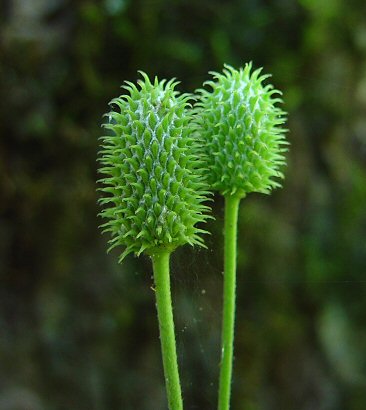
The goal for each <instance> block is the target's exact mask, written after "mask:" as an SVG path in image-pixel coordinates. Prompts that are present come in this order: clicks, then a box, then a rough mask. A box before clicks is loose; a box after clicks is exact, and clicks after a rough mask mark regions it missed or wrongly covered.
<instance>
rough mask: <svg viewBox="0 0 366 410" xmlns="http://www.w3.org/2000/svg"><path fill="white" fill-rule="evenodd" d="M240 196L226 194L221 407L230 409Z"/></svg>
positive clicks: (224, 409) (223, 409)
mask: <svg viewBox="0 0 366 410" xmlns="http://www.w3.org/2000/svg"><path fill="white" fill-rule="evenodd" d="M239 203H240V198H239V197H234V196H226V197H225V251H224V253H225V266H224V296H223V299H224V300H223V322H222V334H221V368H220V385H219V405H218V409H219V410H229V408H230V392H231V378H232V368H233V351H234V323H235V292H236V247H237V244H236V239H237V224H238V210H239Z"/></svg>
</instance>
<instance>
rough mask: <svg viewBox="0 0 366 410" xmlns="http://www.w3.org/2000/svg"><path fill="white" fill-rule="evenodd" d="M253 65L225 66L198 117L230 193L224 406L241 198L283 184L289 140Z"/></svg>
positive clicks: (222, 409) (211, 163)
mask: <svg viewBox="0 0 366 410" xmlns="http://www.w3.org/2000/svg"><path fill="white" fill-rule="evenodd" d="M251 69H252V65H251V63H250V64H246V65H245V67H244V68H241V69H239V70H235V69H234V68H232V67H230V66H228V65H225V68H224V71H223V74H221V73H216V72H214V73H212V74H213V77H214V80H215V81H208V82H206V83H205V84H207V85H208V86H210V87H211V90H206V89H200V90H198V93H199V95H200V98H199V102H198V103H197V109H196V112H197V115H196V121H197V125H198V129H199V133H200V135H201V137H202V138H203V140H204V146H205V147H206V155H205V157H204V158H205V160H206V162H207V163H206V164H205V167H206V168H208V170H209V173H208V178H209V183H210V186H211V187H212V188H213V189H214V190H216V191H219V193H220V194H221V195H223V196H224V197H225V244H224V247H225V250H224V259H225V262H224V295H223V325H222V357H221V369H220V383H219V404H218V408H219V410H228V409H229V407H230V390H231V379H232V361H233V345H234V321H235V297H236V292H235V288H236V253H237V219H238V209H239V204H240V200H241V199H242V198H244V197H245V196H246V195H247V194H248V193H250V192H261V193H265V194H269V193H270V192H271V190H272V189H273V188H276V187H279V186H280V184H279V182H278V180H277V179H278V178H283V174H282V172H281V171H280V169H281V167H282V166H283V165H284V164H285V159H284V155H283V152H284V151H286V148H284V145H286V144H287V142H286V140H285V137H284V133H285V130H284V129H283V128H282V126H281V125H282V124H283V123H284V121H285V113H284V111H282V110H281V109H280V108H278V106H277V103H279V102H281V101H282V100H281V99H280V98H279V97H278V96H277V95H278V94H280V92H279V91H277V90H275V89H274V88H273V86H272V85H270V84H269V85H264V84H263V81H264V80H265V79H266V78H268V77H269V76H268V75H262V76H260V73H261V69H258V70H256V71H253V72H251Z"/></svg>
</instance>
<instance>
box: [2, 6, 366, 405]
mask: <svg viewBox="0 0 366 410" xmlns="http://www.w3.org/2000/svg"><path fill="white" fill-rule="evenodd" d="M365 15H366V7H365V2H364V0H350V1H342V0H323V1H318V0H301V1H294V0H278V1H264V0H248V1H244V0H232V1H219V0H171V1H168V0H135V1H132V0H100V1H97V0H84V1H76V0H13V1H11V0H3V1H2V2H1V3H0V93H1V99H0V136H1V139H0V198H1V199H0V218H1V219H0V275H1V276H0V277H1V285H0V409H1V410H66V409H67V410H74V409H75V410H114V409H116V410H117V409H118V410H119V409H123V410H165V409H166V399H165V391H164V385H163V377H162V366H161V359H160V346H159V338H158V327H157V321H156V312H155V304H154V293H153V291H152V289H151V286H152V284H153V283H152V279H151V273H152V272H151V265H150V261H149V260H148V259H147V258H144V257H142V258H139V259H136V258H133V257H129V258H127V260H126V261H125V262H124V263H123V264H122V265H118V264H117V261H116V260H117V258H116V255H115V254H111V255H106V253H105V249H106V241H107V239H108V238H107V237H102V236H101V234H100V232H99V230H98V224H99V223H100V222H101V221H100V220H98V218H97V216H96V215H97V212H98V206H97V205H96V201H97V194H96V192H95V189H96V183H95V180H96V179H97V177H98V176H97V171H96V161H95V160H96V152H97V150H98V140H97V138H98V137H99V136H100V135H101V129H100V124H101V121H102V115H103V113H104V112H106V111H107V110H108V107H107V103H108V101H110V100H111V99H112V98H113V97H115V96H117V95H119V94H120V93H121V90H120V88H119V86H120V85H121V84H122V82H123V81H124V80H131V81H135V80H136V78H137V70H138V69H142V70H144V71H146V72H147V73H149V74H150V75H155V74H157V75H159V76H160V77H167V78H170V77H173V76H174V77H177V78H178V79H179V80H181V81H182V84H181V86H180V90H182V91H183V90H184V91H185V90H187V91H193V90H194V89H195V88H197V87H199V86H200V85H201V83H202V82H203V81H204V80H206V79H207V77H208V75H207V72H208V71H209V70H220V69H221V67H222V65H223V63H224V62H226V63H229V64H231V65H234V66H240V65H243V64H244V63H245V62H247V61H250V60H252V61H253V62H254V66H256V67H258V66H263V67H264V70H265V72H270V73H272V74H273V78H272V81H273V83H274V84H275V86H276V87H277V88H279V89H281V90H283V91H284V100H285V109H286V110H287V111H288V112H289V121H288V128H289V129H290V132H289V134H288V136H289V140H290V141H291V150H290V152H289V154H288V164H289V165H288V168H287V170H286V180H285V183H284V188H283V189H282V190H278V191H276V192H275V193H274V194H273V195H271V196H270V197H269V196H264V195H256V194H253V195H250V196H249V197H248V198H247V199H245V200H244V201H243V202H242V207H241V213H240V221H239V223H240V235H239V264H238V307H237V323H236V359H235V376H234V384H233V399H232V408H233V410H363V409H365V408H366V240H365V239H366V238H365V233H366V211H365V210H366V20H365ZM214 214H215V216H216V222H214V223H210V226H209V229H210V230H211V231H212V235H211V236H210V237H208V238H207V245H208V250H199V249H191V248H189V247H185V248H182V249H180V250H178V251H177V252H176V253H175V254H174V256H173V259H172V271H173V292H174V301H175V310H174V313H175V320H176V329H177V339H178V340H177V343H178V353H179V361H180V365H181V378H182V383H183V389H184V395H185V403H186V409H187V410H194V409H199V410H212V409H214V408H216V391H217V378H218V361H219V357H220V351H219V350H220V348H219V343H220V315H221V313H220V311H221V285H222V275H221V266H222V255H221V246H222V237H221V236H222V228H223V227H222V222H223V202H222V200H221V199H220V198H219V197H217V198H216V199H215V203H214Z"/></svg>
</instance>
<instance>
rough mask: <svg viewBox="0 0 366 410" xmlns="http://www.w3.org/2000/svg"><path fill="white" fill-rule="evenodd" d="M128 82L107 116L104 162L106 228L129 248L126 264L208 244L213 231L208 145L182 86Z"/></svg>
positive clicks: (113, 241) (146, 80)
mask: <svg viewBox="0 0 366 410" xmlns="http://www.w3.org/2000/svg"><path fill="white" fill-rule="evenodd" d="M141 74H142V77H143V79H142V80H139V81H138V87H136V86H135V85H134V84H132V83H129V82H126V84H127V85H125V86H124V87H123V88H125V89H126V90H127V94H125V95H122V96H120V97H118V98H116V99H114V100H112V101H111V106H112V111H111V112H109V113H108V114H106V118H107V119H108V120H107V122H106V123H105V124H104V128H106V129H107V130H109V134H110V135H108V136H104V137H102V150H101V151H100V158H99V161H100V163H101V169H100V172H101V173H102V174H104V178H103V179H101V180H100V182H101V183H102V184H103V188H101V191H102V192H103V193H104V194H105V195H104V197H103V198H102V199H101V200H100V203H101V204H102V205H103V206H106V207H105V208H104V210H103V211H102V212H101V216H102V217H103V218H106V220H107V222H106V223H105V224H104V225H102V226H103V227H104V231H108V232H110V234H111V235H112V239H111V240H110V244H111V247H110V249H112V248H114V247H116V246H118V245H122V246H123V247H124V248H125V250H124V252H123V253H122V255H121V258H120V260H122V259H123V258H124V257H125V256H126V255H127V254H129V253H131V252H133V253H135V254H137V255H138V254H140V253H141V252H143V251H146V252H147V253H149V254H152V253H154V252H159V250H169V251H171V250H173V249H175V248H176V247H177V246H179V245H183V244H185V243H189V244H191V245H193V244H200V245H202V243H203V241H202V239H201V237H200V236H199V234H200V233H201V232H205V231H203V230H201V229H198V228H197V227H196V224H197V223H199V222H202V221H205V220H206V218H207V216H206V215H205V213H206V211H207V210H208V208H207V207H206V206H205V205H203V204H202V202H203V201H205V200H206V191H205V187H206V184H205V183H204V181H203V179H202V177H201V176H200V174H199V172H198V169H199V168H200V166H201V165H202V164H201V162H200V160H199V152H200V149H201V145H200V143H199V141H198V139H196V137H194V132H193V128H194V125H193V122H192V113H191V110H190V109H189V103H188V100H189V99H190V96H189V95H188V94H179V93H178V92H177V91H175V90H174V88H175V86H176V84H177V82H174V81H173V80H171V81H169V82H166V81H165V80H162V81H158V79H157V78H155V80H154V81H153V82H150V80H149V78H148V76H147V75H146V74H145V73H141Z"/></svg>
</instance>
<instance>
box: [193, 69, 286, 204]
mask: <svg viewBox="0 0 366 410" xmlns="http://www.w3.org/2000/svg"><path fill="white" fill-rule="evenodd" d="M251 69H252V65H251V63H250V64H246V65H245V67H244V68H242V69H240V70H235V69H234V68H232V67H230V66H228V65H225V69H224V71H223V74H221V73H215V72H214V73H211V74H213V77H214V79H215V81H208V82H207V83H205V84H207V85H209V86H210V87H211V90H209V91H208V90H206V89H201V90H198V93H199V94H200V101H199V103H198V104H197V115H196V121H197V124H198V127H199V132H200V134H201V136H202V137H203V140H204V141H205V142H204V144H205V147H206V153H207V156H206V158H207V161H208V162H207V165H206V166H207V168H208V169H209V182H210V185H211V186H212V187H213V189H215V190H217V191H219V192H220V193H221V194H223V195H237V196H239V197H243V196H245V195H246V194H247V193H250V192H262V193H269V192H270V191H271V190H272V189H273V188H275V187H278V186H280V184H279V182H278V178H283V174H282V172H281V171H280V170H281V168H282V166H283V165H284V164H285V160H284V155H283V152H284V151H286V149H285V148H284V145H286V144H287V142H286V141H285V137H284V134H285V130H284V128H282V127H281V125H282V124H283V123H284V122H285V112H284V111H282V110H281V109H280V108H278V107H277V103H280V102H282V100H281V99H280V98H278V96H277V95H278V94H280V92H279V91H277V90H275V89H274V88H273V86H272V85H263V81H264V80H265V79H266V78H268V77H269V76H268V75H262V76H260V72H261V69H258V70H256V71H254V72H251Z"/></svg>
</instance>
